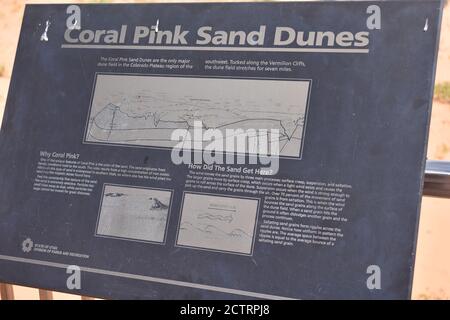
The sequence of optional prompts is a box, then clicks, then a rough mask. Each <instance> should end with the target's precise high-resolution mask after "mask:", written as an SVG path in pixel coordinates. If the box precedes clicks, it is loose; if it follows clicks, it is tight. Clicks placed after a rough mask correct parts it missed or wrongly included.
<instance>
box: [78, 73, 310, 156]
mask: <svg viewBox="0 0 450 320" xmlns="http://www.w3.org/2000/svg"><path fill="white" fill-rule="evenodd" d="M309 90H310V81H309V80H296V79H294V80H268V79H263V80H261V79H240V78H239V79H228V78H227V79H223V78H194V77H164V76H138V75H115V74H99V75H97V78H96V82H95V86H94V94H93V98H92V104H91V108H90V112H89V119H88V124H87V130H86V136H85V141H86V142H88V143H104V144H114V145H135V146H145V147H161V148H172V147H174V146H175V145H177V144H178V143H179V141H178V140H172V139H171V136H172V133H173V132H174V130H176V129H184V130H185V131H186V132H189V134H190V136H191V137H193V138H192V139H198V138H196V137H195V136H194V134H193V129H194V126H195V125H196V123H197V125H198V123H201V129H202V130H208V129H219V130H220V132H221V133H222V137H221V138H220V139H221V140H223V145H225V141H226V140H227V138H233V139H238V138H239V136H240V135H241V134H243V135H246V134H247V136H251V135H253V136H255V135H256V137H261V136H262V135H265V136H266V139H265V140H264V141H267V144H269V143H270V141H271V139H272V140H273V139H277V140H278V145H279V153H280V155H281V156H287V157H299V156H300V152H301V146H302V140H303V135H304V126H305V118H306V110H307V104H308V95H309ZM228 129H229V130H228ZM249 129H250V131H249ZM271 129H277V130H278V132H279V134H278V135H277V136H275V135H271V134H270V130H271ZM233 130H234V131H233ZM236 130H238V131H236ZM239 130H242V131H239ZM264 130H265V131H264ZM230 132H231V133H230ZM200 139H201V141H200V142H201V147H202V148H203V147H204V146H205V145H206V144H207V142H210V141H209V140H208V141H206V139H205V140H204V138H203V137H200ZM196 141H197V140H196ZM252 150H253V149H251V148H247V149H246V150H245V152H246V153H257V152H258V151H254V150H253V151H252ZM224 151H227V150H226V149H224Z"/></svg>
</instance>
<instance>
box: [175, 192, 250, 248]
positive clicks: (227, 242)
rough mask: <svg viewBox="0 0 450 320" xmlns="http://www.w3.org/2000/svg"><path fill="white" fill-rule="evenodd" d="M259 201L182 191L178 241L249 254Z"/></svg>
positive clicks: (185, 244) (178, 242) (187, 244)
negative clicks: (183, 192)
mask: <svg viewBox="0 0 450 320" xmlns="http://www.w3.org/2000/svg"><path fill="white" fill-rule="evenodd" d="M258 206H259V201H258V199H253V198H236V197H229V196H219V195H212V194H196V193H185V194H184V199H183V206H182V210H181V217H180V222H179V229H178V236H177V245H179V246H188V247H193V248H200V249H206V250H213V251H225V252H230V253H238V254H246V255H250V254H251V253H252V249H253V241H254V234H255V226H256V220H257V212H258Z"/></svg>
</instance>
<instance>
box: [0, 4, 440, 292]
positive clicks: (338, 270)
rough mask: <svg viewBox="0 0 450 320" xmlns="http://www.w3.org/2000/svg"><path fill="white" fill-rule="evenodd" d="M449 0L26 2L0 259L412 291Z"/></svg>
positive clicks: (110, 280)
mask: <svg viewBox="0 0 450 320" xmlns="http://www.w3.org/2000/svg"><path fill="white" fill-rule="evenodd" d="M440 13H441V3H440V2H439V1H433V0H431V1H382V2H377V1H375V2H365V1H363V2H355V1H351V2H305V3H299V2H289V3H235V4H223V3H216V4H205V3H203V4H157V5H79V6H77V5H70V6H68V5H31V6H27V8H26V10H25V17H24V21H23V26H22V32H21V36H20V41H19V46H18V51H17V56H16V62H15V66H14V72H13V77H12V80H11V86H10V92H9V96H8V101H7V106H6V111H5V116H4V120H3V124H2V129H1V136H0V176H1V179H0V280H1V281H4V282H11V283H17V284H23V285H28V286H34V287H43V288H51V289H55V290H59V291H65V292H71V293H78V294H84V295H92V296H100V297H107V298H169V299H170V298H240V299H242V298H268V299H278V298H294V299H297V298H301V299H315V298H373V299H377V298H395V299H397V298H408V297H409V295H410V292H411V283H412V277H413V266H414V255H415V243H416V239H417V226H418V222H419V211H420V196H421V189H422V184H423V170H424V161H425V151H426V144H427V132H428V126H429V118H430V111H431V98H432V87H433V81H434V70H435V63H436V47H437V39H438V31H439V24H440Z"/></svg>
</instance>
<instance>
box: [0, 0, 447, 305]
mask: <svg viewBox="0 0 450 320" xmlns="http://www.w3.org/2000/svg"><path fill="white" fill-rule="evenodd" d="M25 2H27V3H51V2H55V3H56V2H59V3H66V2H78V3H80V2H99V1H82V0H78V1H51V0H44V1H42V0H28V1H23V0H1V3H0V43H1V44H2V47H1V50H0V72H1V71H2V70H1V69H3V76H2V77H0V118H1V116H2V115H3V107H4V105H5V100H6V96H7V90H8V84H9V77H10V76H11V72H12V65H13V60H14V54H15V50H16V45H17V39H18V36H19V31H20V22H21V19H22V14H23V6H24V3H25ZM112 2H145V1H133V0H129V1H127V0H122V1H112ZM147 2H149V1H147ZM177 2H180V1H179V0H178V1H177ZM436 81H437V83H440V82H444V81H450V5H449V6H447V7H446V9H445V11H444V17H443V23H442V31H441V41H440V50H439V60H438V70H437V74H436ZM428 158H430V159H441V160H444V159H445V160H450V105H449V104H442V103H438V102H435V103H434V104H433V114H432V122H431V131H430V141H429V148H428ZM449 229H450V200H446V199H435V198H427V197H425V198H424V199H423V203H422V213H421V220H420V230H419V243H418V248H417V259H416V266H415V277H414V290H413V298H415V299H450V250H449V249H448V245H449V244H450V232H449V231H448V230H449ZM15 294H16V298H17V299H38V298H39V296H38V291H37V290H36V289H32V288H24V287H16V288H15ZM54 297H55V298H56V299H79V296H75V295H68V294H62V293H55V296H54Z"/></svg>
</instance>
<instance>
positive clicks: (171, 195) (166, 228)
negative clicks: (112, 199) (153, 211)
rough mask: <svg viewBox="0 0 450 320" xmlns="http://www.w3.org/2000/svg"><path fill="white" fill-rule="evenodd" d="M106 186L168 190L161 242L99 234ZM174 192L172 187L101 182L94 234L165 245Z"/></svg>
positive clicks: (99, 236) (100, 236)
mask: <svg viewBox="0 0 450 320" xmlns="http://www.w3.org/2000/svg"><path fill="white" fill-rule="evenodd" d="M106 186H116V187H126V188H134V189H144V190H157V191H167V192H170V202H169V209H168V210H169V211H168V212H167V219H166V226H165V230H164V239H163V241H162V242H159V241H152V240H142V239H135V238H126V237H119V236H112V235H104V234H99V233H98V232H97V231H98V223H99V221H100V215H101V211H102V207H103V196H104V194H105V189H106ZM174 194H175V190H174V189H163V188H153V187H144V186H138V185H126V184H117V183H107V182H104V183H103V187H102V195H101V199H100V204H99V208H98V212H97V223H96V224H95V232H94V236H95V237H98V238H108V239H116V240H125V241H132V242H142V243H151V244H159V245H165V244H166V241H167V231H168V230H169V219H170V213H171V212H172V203H173V195H174Z"/></svg>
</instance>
